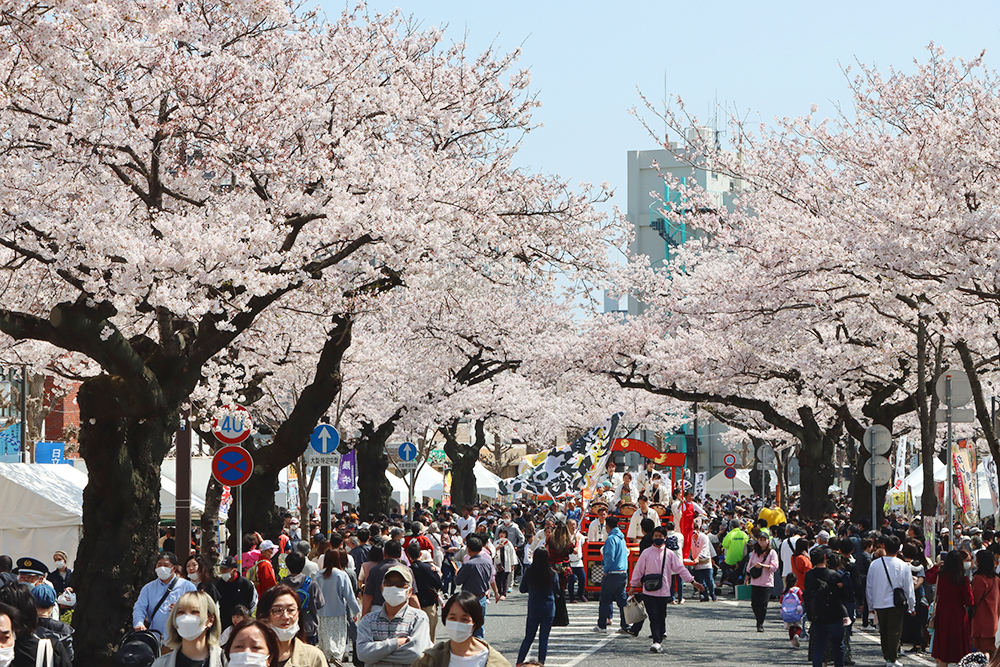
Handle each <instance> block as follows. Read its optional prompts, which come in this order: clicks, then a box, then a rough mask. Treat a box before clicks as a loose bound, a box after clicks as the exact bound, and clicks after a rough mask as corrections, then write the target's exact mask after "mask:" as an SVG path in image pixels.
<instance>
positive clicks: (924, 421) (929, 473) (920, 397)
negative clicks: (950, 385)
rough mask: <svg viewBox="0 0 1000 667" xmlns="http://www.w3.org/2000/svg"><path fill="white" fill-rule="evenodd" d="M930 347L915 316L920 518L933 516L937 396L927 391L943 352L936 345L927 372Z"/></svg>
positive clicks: (924, 328) (924, 322)
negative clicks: (921, 478) (920, 493)
mask: <svg viewBox="0 0 1000 667" xmlns="http://www.w3.org/2000/svg"><path fill="white" fill-rule="evenodd" d="M931 348H932V346H931V343H930V341H929V340H928V336H927V319H926V318H925V317H924V316H922V315H921V316H919V319H918V321H917V377H918V382H917V391H916V400H917V409H918V411H919V415H920V461H921V463H922V464H923V483H924V490H923V494H922V495H921V496H920V513H921V514H922V515H923V516H936V515H937V505H938V502H937V488H936V487H935V484H934V449H935V444H936V443H937V408H938V404H939V402H938V397H937V394H936V393H935V392H934V391H933V390H931V391H928V388H931V387H933V386H934V383H935V382H936V381H937V376H938V375H939V374H940V372H941V363H942V359H943V356H944V354H943V349H942V347H941V346H938V348H937V350H936V352H935V356H934V362H933V366H932V368H931V371H930V373H928V368H927V366H928V364H927V357H928V355H927V353H928V351H929V350H930V349H931Z"/></svg>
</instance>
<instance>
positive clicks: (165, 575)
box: [156, 567, 174, 581]
mask: <svg viewBox="0 0 1000 667" xmlns="http://www.w3.org/2000/svg"><path fill="white" fill-rule="evenodd" d="M173 574H174V568H172V567H158V568H156V578H157V579H159V580H160V581H167V580H168V579H170V577H172V576H173Z"/></svg>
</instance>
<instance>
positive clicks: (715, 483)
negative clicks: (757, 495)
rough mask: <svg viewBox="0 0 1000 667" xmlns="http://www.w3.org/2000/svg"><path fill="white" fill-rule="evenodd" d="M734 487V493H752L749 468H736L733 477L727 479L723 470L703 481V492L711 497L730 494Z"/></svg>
mask: <svg viewBox="0 0 1000 667" xmlns="http://www.w3.org/2000/svg"><path fill="white" fill-rule="evenodd" d="M734 487H735V491H736V493H741V494H743V495H750V494H752V493H753V487H752V486H750V471H749V470H747V469H745V468H737V469H736V478H735V479H729V478H728V477H726V471H725V470H723V471H722V472H719V473H718V474H716V475H715V476H714V477H712V478H711V479H709V480H708V481H707V482H705V493H707V494H710V495H711V496H712V497H717V496H722V495H732V492H733V490H734Z"/></svg>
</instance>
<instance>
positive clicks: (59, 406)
mask: <svg viewBox="0 0 1000 667" xmlns="http://www.w3.org/2000/svg"><path fill="white" fill-rule="evenodd" d="M79 389H80V384H79V383H74V384H73V385H72V386H71V387H70V390H69V393H67V394H66V395H65V396H61V397H58V398H55V399H54V400H53V397H55V396H57V395H58V394H61V393H62V392H63V390H62V389H57V388H56V386H55V383H54V382H53V380H52V378H49V377H47V378H45V389H44V391H45V399H46V403H48V402H49V401H52V405H51V411H50V412H49V414H48V416H47V417H46V418H45V432H44V434H43V439H44V440H48V441H61V440H63V434H64V433H65V431H66V428H67V427H73V428H74V429H75V430H77V431H79V429H80V406H79V405H78V403H77V400H76V395H77V392H78V391H79Z"/></svg>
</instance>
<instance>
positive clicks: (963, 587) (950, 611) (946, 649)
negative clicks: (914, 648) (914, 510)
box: [927, 549, 975, 667]
mask: <svg viewBox="0 0 1000 667" xmlns="http://www.w3.org/2000/svg"><path fill="white" fill-rule="evenodd" d="M968 556H969V554H968V553H967V552H965V551H960V550H958V549H955V550H953V551H949V552H948V555H946V556H945V557H944V564H943V565H941V567H940V569H939V570H938V571H937V572H933V569H932V570H931V571H930V572H928V573H927V580H928V581H930V582H931V583H932V584H937V591H936V592H935V596H936V603H935V605H934V641H933V642H932V646H931V656H933V657H934V659H935V660H937V664H938V665H940V666H942V667H943V666H944V665H947V664H948V663H951V662H958V661H959V660H961V659H962V658H964V657H965V656H966V655H968V654H969V653H970V652H971V651H972V641H971V637H972V631H971V628H970V627H969V615H968V614H967V613H966V611H965V609H966V607H971V606H972V605H973V604H975V601H974V600H973V598H972V587H971V586H969V579H968V576H967V575H968V572H969V568H971V566H972V561H971V559H969V560H966V557H968ZM935 569H936V568H935ZM932 573H933V574H932Z"/></svg>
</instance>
